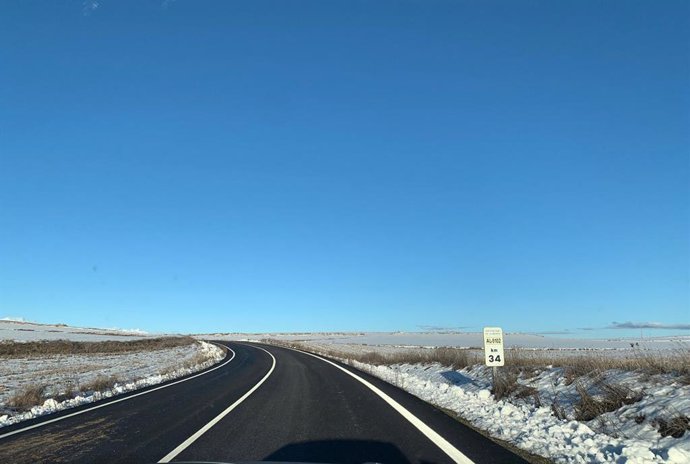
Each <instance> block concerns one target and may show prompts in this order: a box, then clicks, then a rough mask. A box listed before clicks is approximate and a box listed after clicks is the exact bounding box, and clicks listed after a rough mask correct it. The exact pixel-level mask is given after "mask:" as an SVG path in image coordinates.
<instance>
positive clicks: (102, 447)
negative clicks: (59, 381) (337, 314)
mask: <svg viewBox="0 0 690 464" xmlns="http://www.w3.org/2000/svg"><path fill="white" fill-rule="evenodd" d="M223 344H224V345H226V346H227V347H228V348H230V350H229V351H228V356H227V358H226V359H225V360H224V361H222V362H221V363H220V364H218V365H216V366H214V367H212V368H209V369H208V370H207V371H204V373H203V374H201V375H199V374H195V375H194V376H190V378H189V379H188V380H183V381H180V380H177V381H173V382H168V384H162V385H168V386H165V387H163V388H161V386H162V385H161V386H156V387H149V388H148V389H144V390H138V391H137V392H131V393H129V394H125V395H122V396H118V397H115V398H111V399H109V400H104V401H101V402H98V403H92V404H89V405H84V406H82V407H80V408H75V409H70V410H67V411H62V412H60V413H58V414H53V415H49V416H44V417H42V418H39V419H35V420H32V421H27V422H22V423H20V424H16V425H14V426H11V427H4V428H1V429H0V462H7V463H10V462H11V463H23V462H27V463H36V462H84V463H110V462H127V463H156V462H168V461H171V462H175V461H212V462H241V461H280V462H312V463H314V462H321V463H343V464H351V463H373V462H379V463H410V464H412V463H415V464H416V463H419V464H431V463H452V462H462V463H466V464H469V463H472V462H474V463H477V464H479V463H501V464H506V463H522V462H525V461H523V460H522V459H521V458H519V457H518V456H516V455H514V454H513V453H511V452H510V451H508V450H506V449H504V448H502V447H501V446H499V445H497V444H495V443H494V442H492V441H491V440H489V439H487V438H485V437H484V436H482V435H480V434H479V433H477V432H475V431H473V430H471V429H470V428H468V427H466V426H464V425H462V424H461V423H459V422H457V421H456V420H454V419H453V418H451V417H449V416H448V415H446V414H445V413H443V412H442V411H439V410H438V409H436V408H434V407H433V406H431V405H429V404H427V403H425V402H423V401H421V400H419V399H418V398H416V397H414V396H412V395H410V394H408V393H406V392H404V391H402V390H400V389H398V388H396V387H394V386H392V385H389V384H387V383H385V382H383V381H381V380H378V379H376V378H375V377H372V376H370V375H368V374H365V373H362V372H360V371H358V370H356V369H353V368H351V367H349V366H345V365H342V364H339V363H335V362H330V361H327V360H324V359H322V358H318V357H315V356H312V355H309V354H306V353H302V352H298V351H294V350H290V349H286V348H279V347H275V346H267V345H258V344H249V343H226V342H223ZM144 392H147V393H144ZM28 427H33V428H28ZM27 428H28V429H27Z"/></svg>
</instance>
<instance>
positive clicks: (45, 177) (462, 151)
mask: <svg viewBox="0 0 690 464" xmlns="http://www.w3.org/2000/svg"><path fill="white" fill-rule="evenodd" d="M689 18H690V4H688V3H687V2H673V1H668V2H652V1H647V2H634V1H607V2H593V1H582V2H550V1H543V2H533V1H530V2H526V1H519V2H474V1H471V2H461V1H447V2H445V1H425V2H422V1H396V2H388V1H376V2H370V1H343V2H336V1H329V2H323V1H312V2H307V1H297V2H282V1H275V2H268V1H260V0H255V1H251V2H234V1H185V0H177V1H167V2H162V1H136V2H128V1H122V0H118V1H114V0H102V1H99V2H98V3H94V2H81V1H77V0H74V1H68V0H63V1H41V2H35V1H22V2H4V3H3V4H2V6H0V316H3V315H6V316H20V317H24V318H26V319H30V320H37V321H43V322H66V323H70V324H76V325H89V326H109V327H110V326H119V327H128V328H133V327H138V328H141V329H146V330H150V331H182V332H185V331H219V330H222V331H233V330H237V331H264V330H265V331H277V330H281V331H309V330H419V329H420V328H421V327H425V326H435V327H467V328H469V330H477V329H479V328H481V327H482V326H484V325H501V326H503V327H504V329H505V330H509V331H534V332H560V331H565V330H569V331H571V332H573V333H576V334H584V335H587V336H592V335H596V336H602V335H603V336H609V335H616V336H618V335H636V334H639V330H638V329H637V326H638V325H639V324H642V325H648V324H647V323H649V322H656V323H658V324H661V326H669V327H675V329H672V328H667V329H665V330H658V332H657V333H665V334H667V333H668V334H670V333H688V332H687V331H686V330H685V331H684V330H682V329H683V327H682V325H685V328H686V329H687V328H688V327H687V324H689V323H690V238H689V237H690V138H689V136H688V133H689V131H688V129H689V128H690V116H689V108H690V91H689V89H690V86H689V85H688V80H689V76H690V58H689V56H690V49H689V44H690V20H689ZM627 322H630V323H631V324H629V325H622V326H621V327H623V328H621V329H618V330H613V329H603V328H605V327H610V326H612V325H614V323H617V324H619V325H620V324H622V323H627ZM582 328H590V329H591V328H594V329H597V330H579V329H582ZM646 331H647V332H650V333H654V330H653V329H649V328H648V329H646Z"/></svg>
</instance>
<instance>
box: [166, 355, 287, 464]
mask: <svg viewBox="0 0 690 464" xmlns="http://www.w3.org/2000/svg"><path fill="white" fill-rule="evenodd" d="M252 347H253V348H258V349H260V350H262V351H266V353H268V355H269V356H270V357H271V358H272V359H273V365H271V369H269V371H268V373H267V374H266V375H265V376H264V377H263V378H262V379H261V380H259V382H258V383H257V384H256V385H254V386H253V387H252V388H251V389H250V390H249V391H248V392H247V393H245V394H244V395H242V396H241V397H240V399H238V400H237V401H235V402H234V403H232V404H231V405H230V406H228V408H227V409H226V410H225V411H223V412H221V413H220V414H218V415H217V416H216V417H214V418H213V419H212V420H211V421H210V422H209V423H208V424H206V425H204V426H203V427H201V428H200V429H199V430H197V431H196V432H195V433H194V435H192V436H191V437H189V438H187V439H186V440H185V441H184V442H182V444H180V445H179V446H178V447H177V448H175V449H174V450H172V451H171V452H169V453H168V454H166V455H165V457H164V458H163V459H161V460H160V461H158V462H159V463H164V462H170V461H172V460H173V459H175V456H177V455H178V454H180V453H181V452H182V451H184V450H185V449H187V447H189V445H191V444H192V443H194V442H195V441H196V440H198V439H199V437H201V436H202V435H203V434H205V433H206V432H208V431H209V429H210V428H211V427H213V426H214V425H216V424H217V423H218V422H220V420H221V419H222V418H223V417H225V416H227V415H228V414H230V412H232V410H233V409H235V408H236V407H237V406H239V405H240V403H242V402H243V401H244V400H246V399H247V398H248V397H249V395H251V394H252V393H254V392H255V391H256V389H257V388H259V387H260V386H261V384H263V383H264V382H265V381H266V379H268V377H269V376H270V375H271V374H272V373H273V369H275V367H276V358H275V357H274V356H273V355H272V354H271V353H269V352H268V351H267V350H264V349H263V348H261V347H258V346H252Z"/></svg>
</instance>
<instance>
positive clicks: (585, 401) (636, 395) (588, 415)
mask: <svg viewBox="0 0 690 464" xmlns="http://www.w3.org/2000/svg"><path fill="white" fill-rule="evenodd" d="M599 387H600V389H601V390H602V394H601V395H600V397H599V398H595V397H594V396H593V395H591V394H590V393H589V391H588V390H587V388H586V387H585V386H584V385H583V384H582V383H581V382H578V383H577V384H576V385H575V389H576V390H577V393H578V394H579V395H580V401H579V402H578V403H577V404H576V405H575V419H576V420H579V421H590V420H592V419H594V418H596V417H599V416H600V415H602V414H604V413H607V412H612V411H615V410H617V409H618V408H620V407H621V406H624V405H626V404H633V403H637V402H638V401H640V400H641V399H642V393H641V392H635V391H633V390H631V389H629V388H627V387H623V386H620V385H614V384H607V383H600V385H599Z"/></svg>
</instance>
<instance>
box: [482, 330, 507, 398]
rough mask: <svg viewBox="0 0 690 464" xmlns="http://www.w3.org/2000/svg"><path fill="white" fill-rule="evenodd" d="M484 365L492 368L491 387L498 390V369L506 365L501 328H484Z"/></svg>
mask: <svg viewBox="0 0 690 464" xmlns="http://www.w3.org/2000/svg"><path fill="white" fill-rule="evenodd" d="M484 364H486V365H487V366H490V367H491V386H492V387H493V390H494V391H495V390H496V377H497V376H498V370H497V369H496V368H497V367H500V366H504V365H505V358H504V356H503V330H502V329H501V328H500V327H484Z"/></svg>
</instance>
